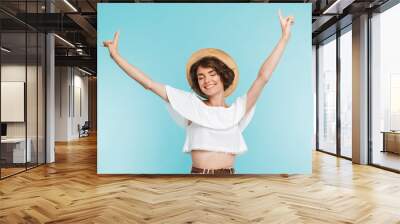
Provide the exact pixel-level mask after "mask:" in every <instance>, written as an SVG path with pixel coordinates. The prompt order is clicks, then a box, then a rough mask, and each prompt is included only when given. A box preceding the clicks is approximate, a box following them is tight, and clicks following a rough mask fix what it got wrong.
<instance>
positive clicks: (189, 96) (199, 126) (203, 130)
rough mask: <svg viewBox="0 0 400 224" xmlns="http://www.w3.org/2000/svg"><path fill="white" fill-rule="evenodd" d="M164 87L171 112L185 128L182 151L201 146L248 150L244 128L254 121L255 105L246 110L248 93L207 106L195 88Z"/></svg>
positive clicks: (239, 152)
mask: <svg viewBox="0 0 400 224" xmlns="http://www.w3.org/2000/svg"><path fill="white" fill-rule="evenodd" d="M165 90H166V93H167V96H168V101H169V103H167V109H168V111H169V113H170V114H171V116H172V118H173V119H174V120H175V122H176V123H178V124H179V125H180V126H182V127H184V128H185V129H186V139H185V144H184V146H183V152H191V151H192V149H197V150H199V149H202V150H207V151H215V152H226V153H232V154H242V153H244V152H246V151H247V145H246V143H245V141H244V138H243V135H242V132H243V130H244V129H245V128H246V127H247V125H248V124H249V122H250V121H251V119H252V117H253V115H254V110H255V106H253V107H252V108H251V110H250V111H249V112H248V113H246V99H247V95H246V94H245V95H243V96H241V97H238V98H237V99H236V100H235V101H234V103H233V104H232V105H231V106H230V107H228V108H226V107H214V106H208V105H206V104H205V103H204V102H203V101H202V100H201V99H200V98H199V97H198V96H197V95H196V94H195V93H194V92H186V91H183V90H180V89H176V88H173V87H171V86H169V85H166V86H165ZM189 121H191V122H190V124H189Z"/></svg>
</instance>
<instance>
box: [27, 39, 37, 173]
mask: <svg viewBox="0 0 400 224" xmlns="http://www.w3.org/2000/svg"><path fill="white" fill-rule="evenodd" d="M27 38H28V42H27V43H28V51H27V52H28V63H27V82H26V88H27V99H26V104H27V107H26V111H27V131H28V132H27V133H28V136H27V142H28V149H29V148H30V151H31V153H30V157H31V158H30V159H29V160H28V163H27V166H28V168H30V167H33V166H36V165H37V157H38V154H37V132H38V130H37V128H38V126H37V109H38V108H37V103H38V102H37V79H38V78H37V75H38V68H37V63H38V56H37V54H38V49H37V45H38V43H37V42H38V36H37V33H36V32H32V33H27Z"/></svg>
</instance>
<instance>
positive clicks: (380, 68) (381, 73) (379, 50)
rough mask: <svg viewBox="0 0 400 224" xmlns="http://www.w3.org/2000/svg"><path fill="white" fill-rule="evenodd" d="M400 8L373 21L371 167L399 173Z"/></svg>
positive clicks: (397, 6)
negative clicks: (394, 170) (399, 58)
mask: <svg viewBox="0 0 400 224" xmlns="http://www.w3.org/2000/svg"><path fill="white" fill-rule="evenodd" d="M398 21H400V5H396V6H394V7H393V8H391V9H389V10H387V11H385V12H383V13H381V14H377V15H375V16H374V17H373V18H372V21H371V22H372V38H371V40H372V52H373V54H372V65H373V67H372V113H371V114H372V153H373V154H372V163H373V164H377V165H380V166H384V167H388V168H392V169H396V170H400V111H399V109H400V105H399V102H400V63H399V60H398V53H399V52H400V45H399V44H398V40H399V39H400V27H399V26H398Z"/></svg>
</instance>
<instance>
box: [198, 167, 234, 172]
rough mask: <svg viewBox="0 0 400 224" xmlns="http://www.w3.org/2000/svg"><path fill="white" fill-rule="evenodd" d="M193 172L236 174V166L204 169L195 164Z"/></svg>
mask: <svg viewBox="0 0 400 224" xmlns="http://www.w3.org/2000/svg"><path fill="white" fill-rule="evenodd" d="M191 174H235V169H234V168H222V169H202V168H197V167H194V166H193V167H192V171H191Z"/></svg>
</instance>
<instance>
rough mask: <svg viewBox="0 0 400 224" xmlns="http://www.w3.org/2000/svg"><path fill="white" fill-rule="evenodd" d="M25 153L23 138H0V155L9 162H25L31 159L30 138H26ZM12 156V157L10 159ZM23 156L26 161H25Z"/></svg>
mask: <svg viewBox="0 0 400 224" xmlns="http://www.w3.org/2000/svg"><path fill="white" fill-rule="evenodd" d="M27 142H28V144H27V146H28V147H26V154H25V138H6V139H1V156H2V157H3V159H5V160H6V162H9V163H25V162H30V161H31V159H32V154H31V145H32V140H31V139H30V138H28V139H27ZM11 158H12V159H11ZM25 158H26V159H27V161H25Z"/></svg>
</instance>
